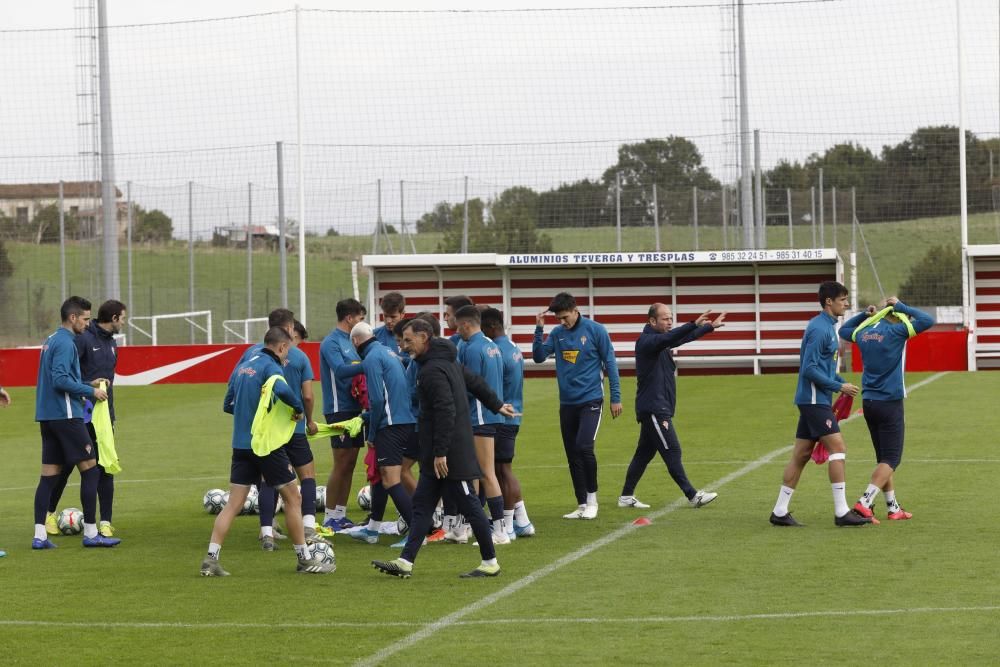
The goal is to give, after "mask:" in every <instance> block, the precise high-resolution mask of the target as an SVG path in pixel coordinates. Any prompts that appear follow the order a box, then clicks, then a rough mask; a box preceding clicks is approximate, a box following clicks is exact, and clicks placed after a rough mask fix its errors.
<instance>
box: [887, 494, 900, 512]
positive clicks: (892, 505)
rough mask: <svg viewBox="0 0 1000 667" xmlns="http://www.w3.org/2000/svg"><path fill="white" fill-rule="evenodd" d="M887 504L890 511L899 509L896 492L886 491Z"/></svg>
mask: <svg viewBox="0 0 1000 667" xmlns="http://www.w3.org/2000/svg"><path fill="white" fill-rule="evenodd" d="M885 506H886V507H888V508H889V511H890V512H898V511H899V503H898V502H896V492H895V491H886V492H885Z"/></svg>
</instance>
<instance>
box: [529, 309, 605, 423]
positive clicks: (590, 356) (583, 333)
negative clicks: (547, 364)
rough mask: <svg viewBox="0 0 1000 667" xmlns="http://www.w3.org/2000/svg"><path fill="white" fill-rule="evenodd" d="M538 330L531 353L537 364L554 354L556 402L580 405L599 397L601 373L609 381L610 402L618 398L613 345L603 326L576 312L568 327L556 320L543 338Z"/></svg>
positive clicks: (602, 394) (602, 384) (601, 395)
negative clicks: (574, 320)
mask: <svg viewBox="0 0 1000 667" xmlns="http://www.w3.org/2000/svg"><path fill="white" fill-rule="evenodd" d="M542 333H543V332H542V327H535V342H534V343H533V344H532V346H531V356H532V358H533V359H534V360H535V363H536V364H540V363H542V362H543V361H545V360H546V359H548V358H549V357H551V356H552V355H553V354H555V356H556V379H557V380H558V382H559V402H560V403H562V404H563V405H580V404H582V403H589V402H590V401H599V400H602V399H603V398H604V376H605V375H607V376H608V384H609V385H611V402H612V403H621V402H622V391H621V384H620V383H619V381H618V363H617V361H616V360H615V348H614V346H612V345H611V336H609V335H608V330H607V329H605V328H604V327H603V326H601V325H600V324H598V323H597V322H595V321H594V320H591V319H587V318H586V317H584V316H583V315H580V318H579V319H578V320H577V321H576V325H575V326H574V327H573V328H572V329H567V328H565V327H564V326H563V325H561V324H557V325H556V326H554V327H553V328H552V331H551V332H549V335H548V338H545V339H544V340H543V339H542Z"/></svg>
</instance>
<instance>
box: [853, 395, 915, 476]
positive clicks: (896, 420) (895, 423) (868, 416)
mask: <svg viewBox="0 0 1000 667" xmlns="http://www.w3.org/2000/svg"><path fill="white" fill-rule="evenodd" d="M862 407H863V408H864V411H865V422H867V423H868V432H869V433H871V435H872V445H874V446H875V459H876V460H877V461H878V462H879V463H884V464H886V465H887V466H889V467H890V468H892V469H893V470H895V469H896V468H898V467H899V462H900V461H901V460H902V459H903V435H904V432H905V425H904V420H903V401H902V400H898V401H875V400H867V399H866V400H865V401H863V402H862Z"/></svg>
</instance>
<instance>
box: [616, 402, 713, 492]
mask: <svg viewBox="0 0 1000 667" xmlns="http://www.w3.org/2000/svg"><path fill="white" fill-rule="evenodd" d="M657 452H659V453H660V458H662V459H663V462H664V463H666V464H667V472H668V473H670V477H671V478H673V480H674V482H676V483H677V486H679V487H680V489H681V491H682V492H683V493H684V495H685V496H686V497H687V499H688V500H690V499H691V498H694V496H695V494H696V493H697V491H695V488H694V487H693V486H691V482H689V481H688V478H687V473H685V472H684V464H683V463H681V442H680V440H678V439H677V431H676V430H675V429H674V423H673V420H671V419H668V418H667V417H665V416H663V415H654V414H640V415H639V444H637V445H636V447H635V454H633V455H632V462H631V463H629V464H628V472H627V473H625V486H624V487H623V488H622V495H623V496H631V495H632V494H633V493H635V487H636V485H637V484H638V483H639V479H640V478H641V477H642V474H643V473H644V472H646V466H647V465H649V462H650V461H652V460H653V457H654V456H655V455H656V453H657Z"/></svg>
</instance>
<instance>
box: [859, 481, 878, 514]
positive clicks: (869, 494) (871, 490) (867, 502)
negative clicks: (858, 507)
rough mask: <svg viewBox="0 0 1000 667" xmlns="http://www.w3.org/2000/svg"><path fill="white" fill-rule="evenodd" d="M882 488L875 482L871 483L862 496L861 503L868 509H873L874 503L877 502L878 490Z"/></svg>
mask: <svg viewBox="0 0 1000 667" xmlns="http://www.w3.org/2000/svg"><path fill="white" fill-rule="evenodd" d="M880 490H881V489H879V488H878V487H877V486H875V485H874V484H869V485H868V488H867V489H865V495H863V496H861V504H862V505H864V506H865V507H867V508H868V509H871V508H872V505H874V504H875V496H877V495H878V492H879V491H880Z"/></svg>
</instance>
